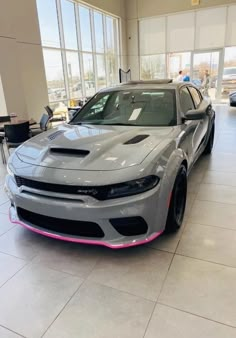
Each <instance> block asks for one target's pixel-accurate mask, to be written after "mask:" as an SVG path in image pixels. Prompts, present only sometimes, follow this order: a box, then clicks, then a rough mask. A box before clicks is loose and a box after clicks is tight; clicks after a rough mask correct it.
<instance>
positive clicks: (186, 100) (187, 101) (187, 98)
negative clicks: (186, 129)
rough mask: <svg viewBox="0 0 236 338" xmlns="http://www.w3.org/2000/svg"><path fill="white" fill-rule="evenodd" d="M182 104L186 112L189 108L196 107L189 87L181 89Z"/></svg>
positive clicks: (183, 110) (182, 108)
mask: <svg viewBox="0 0 236 338" xmlns="http://www.w3.org/2000/svg"><path fill="white" fill-rule="evenodd" d="M180 106H181V110H182V112H183V113H184V114H185V113H187V111H188V110H191V109H194V108H195V107H194V104H193V100H192V97H191V95H190V93H189V91H188V89H187V87H184V88H181V89H180Z"/></svg>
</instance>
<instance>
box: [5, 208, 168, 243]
mask: <svg viewBox="0 0 236 338" xmlns="http://www.w3.org/2000/svg"><path fill="white" fill-rule="evenodd" d="M9 219H10V221H11V222H12V223H14V224H19V225H21V226H22V227H24V228H26V229H28V230H30V231H33V232H36V233H37V234H40V235H43V236H46V237H50V238H54V239H58V240H61V241H66V242H74V243H82V244H90V245H102V246H106V247H108V248H110V249H124V248H129V247H132V246H137V245H141V244H146V243H149V242H151V241H153V240H154V239H155V238H157V237H159V236H160V235H161V234H162V233H163V231H159V232H156V233H154V234H153V235H151V236H150V237H148V238H145V239H142V240H140V241H135V242H130V243H125V244H110V243H108V242H103V241H96V240H90V239H80V238H73V237H64V236H61V235H56V234H51V233H49V232H47V231H43V230H39V229H36V228H33V227H31V226H30V225H28V224H25V223H23V222H21V221H13V220H12V219H11V216H10V212H9Z"/></svg>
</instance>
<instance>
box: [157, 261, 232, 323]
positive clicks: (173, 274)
mask: <svg viewBox="0 0 236 338" xmlns="http://www.w3.org/2000/svg"><path fill="white" fill-rule="evenodd" d="M235 285H236V269H235V268H230V267H226V266H223V265H219V264H215V263H208V262H205V261H201V260H197V259H192V258H187V257H183V256H175V257H174V260H173V262H172V265H171V268H170V270H169V273H168V276H167V279H166V282H165V285H164V287H163V290H162V293H161V295H160V297H159V301H160V303H162V304H164V305H169V306H172V307H174V308H177V309H180V310H183V311H187V312H190V313H192V314H196V315H199V316H202V317H205V318H208V319H211V320H215V321H217V322H220V323H223V324H226V325H231V326H234V327H236V316H235V304H236V293H235V292H234V290H235Z"/></svg>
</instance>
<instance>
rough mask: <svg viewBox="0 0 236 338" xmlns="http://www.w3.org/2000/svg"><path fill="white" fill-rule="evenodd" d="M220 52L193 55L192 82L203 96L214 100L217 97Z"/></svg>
mask: <svg viewBox="0 0 236 338" xmlns="http://www.w3.org/2000/svg"><path fill="white" fill-rule="evenodd" d="M221 54H222V52H221V50H217V51H204V52H197V53H194V54H193V68H192V77H191V78H192V82H193V83H194V84H195V85H196V86H197V87H198V88H199V89H200V90H201V91H202V93H203V95H205V96H209V97H210V98H211V99H212V100H215V99H216V98H217V97H218V95H219V88H218V84H219V81H218V78H219V64H220V58H221Z"/></svg>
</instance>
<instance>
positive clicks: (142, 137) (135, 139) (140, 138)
mask: <svg viewBox="0 0 236 338" xmlns="http://www.w3.org/2000/svg"><path fill="white" fill-rule="evenodd" d="M148 137H149V135H137V136H135V137H133V138H131V139H130V140H128V141H126V142H125V143H124V144H137V143H139V142H141V141H143V140H145V139H146V138H148Z"/></svg>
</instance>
